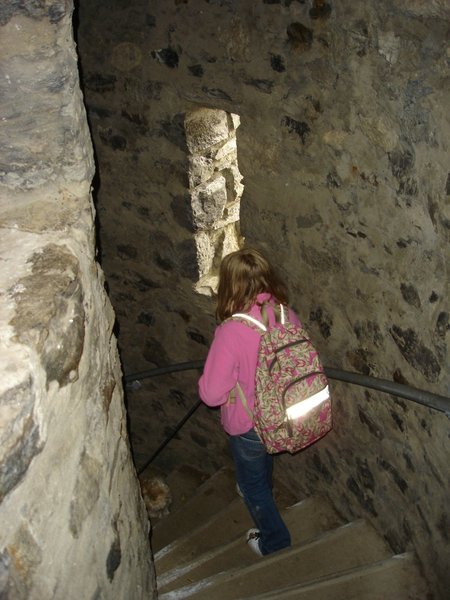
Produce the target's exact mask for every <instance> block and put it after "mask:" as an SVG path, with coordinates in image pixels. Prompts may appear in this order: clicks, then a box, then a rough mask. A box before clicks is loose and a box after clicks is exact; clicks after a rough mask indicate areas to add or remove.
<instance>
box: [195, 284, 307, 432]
mask: <svg viewBox="0 0 450 600" xmlns="http://www.w3.org/2000/svg"><path fill="white" fill-rule="evenodd" d="M270 299H271V296H270V294H267V293H264V294H259V295H258V297H257V301H256V303H255V304H254V305H253V306H252V307H251V309H250V310H249V311H248V314H249V315H251V316H252V317H255V318H256V319H258V320H261V308H260V306H259V305H260V304H261V303H262V302H267V301H268V300H270ZM289 320H290V321H291V322H293V323H296V324H299V320H298V317H297V315H296V314H295V313H294V312H293V311H292V310H289ZM259 340H260V334H259V333H258V332H257V331H255V330H254V329H252V327H249V326H248V325H246V324H245V323H242V322H240V321H233V320H228V321H225V322H224V323H222V324H221V325H219V326H218V327H217V329H216V331H215V333H214V339H213V342H212V344H211V348H210V349H209V352H208V356H207V358H206V362H205V367H204V370H203V374H202V376H201V377H200V380H199V394H200V398H201V399H202V400H203V402H204V403H205V404H207V405H208V406H220V410H221V421H222V425H223V428H224V429H225V431H226V432H227V433H229V434H230V435H240V434H242V433H246V432H247V431H249V430H250V429H251V428H252V427H253V423H252V420H251V418H250V416H249V415H248V414H247V412H246V410H245V409H244V407H243V405H242V402H241V400H240V398H239V395H238V394H236V396H237V397H236V399H235V401H234V402H229V401H228V398H229V394H230V392H231V390H232V389H233V388H234V387H235V386H236V382H237V381H239V384H240V386H241V387H242V390H243V392H244V394H245V397H246V399H247V404H248V407H249V408H250V411H252V410H253V406H254V403H255V374H256V362H257V358H258V347H259Z"/></svg>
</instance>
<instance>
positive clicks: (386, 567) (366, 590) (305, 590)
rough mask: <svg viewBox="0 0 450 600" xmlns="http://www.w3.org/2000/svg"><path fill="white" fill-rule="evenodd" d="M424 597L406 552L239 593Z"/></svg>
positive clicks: (395, 599) (263, 598) (264, 597)
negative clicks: (336, 572)
mask: <svg viewBox="0 0 450 600" xmlns="http://www.w3.org/2000/svg"><path fill="white" fill-rule="evenodd" d="M280 588H281V586H280ZM428 597H429V594H428V590H427V586H426V584H425V581H424V580H423V579H422V577H421V576H420V574H419V569H418V567H417V564H416V561H415V559H414V557H413V556H412V555H411V554H408V553H407V554H398V555H396V556H391V557H389V558H386V559H385V560H382V561H379V562H376V563H373V564H371V565H368V566H364V567H359V568H356V569H352V570H349V571H346V572H345V573H341V574H339V575H332V576H330V577H325V578H321V579H317V580H315V581H310V582H308V583H307V584H304V585H299V586H292V587H288V588H285V589H276V590H275V591H274V592H268V593H263V594H258V595H251V596H239V598H242V599H244V598H245V599H246V600H294V599H295V600H425V599H426V598H428ZM216 598H219V596H216Z"/></svg>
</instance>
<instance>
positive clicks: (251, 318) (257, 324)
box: [231, 313, 267, 331]
mask: <svg viewBox="0 0 450 600" xmlns="http://www.w3.org/2000/svg"><path fill="white" fill-rule="evenodd" d="M231 316H232V317H241V319H247V321H251V322H252V323H253V324H254V325H256V326H257V327H260V328H261V329H262V330H263V331H267V327H266V326H265V325H263V324H262V323H261V321H258V319H255V318H254V317H251V316H250V315H246V314H245V313H234V315H231Z"/></svg>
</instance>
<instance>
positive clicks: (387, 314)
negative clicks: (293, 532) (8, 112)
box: [78, 0, 450, 596]
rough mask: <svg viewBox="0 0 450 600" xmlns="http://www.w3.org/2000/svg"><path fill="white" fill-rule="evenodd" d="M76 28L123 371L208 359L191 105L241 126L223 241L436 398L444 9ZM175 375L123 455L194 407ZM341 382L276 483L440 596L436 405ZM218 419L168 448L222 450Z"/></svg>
mask: <svg viewBox="0 0 450 600" xmlns="http://www.w3.org/2000/svg"><path fill="white" fill-rule="evenodd" d="M79 21H80V28H79V39H78V41H79V47H80V56H81V63H82V69H83V84H84V89H85V94H86V99H87V105H88V114H89V120H90V123H91V127H92V132H93V136H94V145H95V148H96V154H97V159H98V162H99V166H100V182H99V184H100V185H99V187H98V188H97V196H96V201H97V205H98V214H99V223H100V228H101V239H102V261H103V262H102V264H103V266H104V269H105V272H106V275H107V280H108V285H109V289H110V295H111V299H112V302H113V305H114V307H115V309H116V311H117V314H118V319H119V324H120V337H119V343H120V346H121V352H122V358H123V361H124V366H125V369H126V371H128V372H136V371H143V370H146V369H148V368H151V367H153V366H156V365H165V364H169V363H175V362H183V361H187V360H196V359H202V358H204V357H205V356H206V352H207V347H208V343H209V341H210V339H211V336H212V332H213V329H214V325H215V322H214V317H213V312H214V304H213V301H212V300H211V301H209V300H208V298H206V297H204V296H201V295H199V294H197V293H195V292H194V285H195V284H196V283H197V277H198V256H197V251H196V245H195V236H196V235H197V234H198V229H197V228H196V226H195V222H194V220H193V214H194V212H195V210H194V207H193V206H192V204H191V195H190V191H189V149H188V145H187V140H186V127H185V120H186V115H187V114H189V113H190V112H191V111H195V110H196V109H204V108H207V109H217V110H220V111H225V112H227V113H228V114H230V115H231V114H237V115H239V117H240V126H239V128H238V129H237V132H236V136H237V156H238V162H239V170H240V172H241V173H242V175H243V180H242V183H243V185H244V192H243V196H242V199H241V206H240V233H241V234H242V236H243V237H244V238H245V240H246V243H247V244H249V245H256V246H257V247H259V248H260V249H262V250H263V251H265V252H266V253H267V254H268V255H269V256H270V257H271V258H272V259H273V260H274V262H275V263H276V264H278V265H279V268H280V269H281V272H282V274H283V276H285V277H286V279H287V280H288V282H289V287H290V290H291V293H292V303H293V305H294V307H295V308H296V309H297V311H298V312H299V314H300V316H301V318H302V319H303V320H304V321H305V323H306V324H307V325H308V326H309V328H310V330H311V333H312V334H313V336H314V338H315V339H316V340H317V344H318V347H319V349H320V350H321V352H322V354H323V356H324V359H325V362H326V363H327V364H328V365H330V366H333V367H337V368H343V369H347V370H351V371H356V372H359V373H364V374H368V375H373V376H377V377H381V378H384V379H389V380H394V381H397V382H400V383H407V384H410V385H412V386H415V387H418V388H423V389H428V390H431V391H435V392H437V393H441V394H448V381H449V367H448V365H449V349H448V335H449V333H448V332H449V310H448V295H449V273H448V266H447V265H448V264H449V260H448V259H449V253H448V248H449V238H450V201H449V198H450V185H449V181H450V179H449V172H448V139H449V135H450V118H449V115H448V110H447V97H448V93H449V89H448V60H449V55H448V46H447V41H446V39H447V37H446V36H447V32H448V25H449V21H450V10H449V7H448V4H447V3H445V2H442V1H439V0H434V1H433V0H431V1H430V2H427V3H425V2H420V1H419V0H417V1H413V2H411V1H409V0H396V1H395V2H394V1H393V0H381V1H380V0H370V1H367V2H359V3H355V2H339V3H332V2H331V3H329V4H328V3H319V2H313V1H312V0H311V1H306V0H270V1H269V0H257V1H254V2H234V1H229V0H209V1H208V0H179V1H178V0H173V1H168V2H158V3H152V4H148V3H147V2H142V1H138V2H133V4H132V5H131V4H129V3H126V2H123V1H121V0H113V1H111V2H108V3H96V2H83V1H82V2H81V4H80V11H79ZM94 40H95V43H94ZM217 250H218V251H219V252H220V248H218V249H217ZM177 381H178V380H177ZM183 382H184V383H183ZM183 382H181V381H179V382H177V383H175V382H173V381H170V382H169V381H166V380H164V381H163V380H162V379H160V380H158V382H156V380H155V381H152V383H151V384H149V387H150V392H148V389H147V392H145V393H141V392H139V391H137V392H136V393H133V398H131V397H130V402H131V405H133V407H134V408H135V409H136V412H135V413H134V414H139V417H141V416H142V417H143V418H145V427H142V429H140V424H139V423H141V422H142V421H141V420H140V418H139V419H136V421H135V422H134V423H133V413H132V412H131V411H130V419H131V423H132V427H134V431H135V433H136V438H135V439H136V441H138V442H139V443H138V444H136V447H138V451H139V453H142V454H144V450H146V451H148V448H147V449H145V440H146V439H147V440H149V443H148V446H149V447H150V446H152V445H153V444H154V442H155V440H156V438H159V437H162V436H163V435H164V433H165V432H167V431H168V430H169V429H170V427H171V426H172V425H173V423H174V422H176V421H177V420H178V419H179V418H180V417H181V416H182V414H183V413H184V411H185V409H186V408H187V407H188V406H189V405H191V404H192V403H193V402H195V400H196V390H195V377H194V376H191V375H189V376H186V379H185V380H183ZM336 390H337V392H336V398H337V400H336V407H337V411H338V412H337V417H336V426H335V430H334V432H333V433H332V434H330V436H328V437H327V439H326V440H324V442H323V443H322V445H321V446H320V447H319V446H318V448H317V449H316V448H314V449H311V450H309V451H308V453H304V454H302V455H300V456H299V457H296V458H294V459H290V460H292V463H291V465H292V466H291V467H289V468H288V469H287V470H286V472H287V473H289V478H290V480H291V483H292V485H293V486H296V487H297V489H299V491H300V488H301V489H302V490H303V491H304V492H305V493H306V492H307V493H310V492H312V491H326V492H327V493H330V494H331V496H332V497H333V499H334V501H335V503H336V505H338V506H339V507H340V509H341V510H342V511H343V512H346V513H347V515H348V516H351V515H353V514H360V515H368V516H369V517H370V518H371V519H372V520H373V521H374V522H376V523H377V525H378V526H379V527H380V529H381V530H383V531H384V532H385V533H386V534H387V535H388V537H390V539H391V541H392V543H393V544H394V545H396V547H397V548H399V547H404V548H406V547H415V548H416V549H417V551H418V554H419V555H420V558H421V560H422V563H423V565H424V567H425V570H426V573H427V576H428V577H429V578H430V580H432V581H433V586H434V589H435V592H436V595H437V596H439V594H442V593H443V590H445V589H448V579H447V577H448V576H447V575H446V563H447V562H448V561H447V557H446V554H445V552H446V549H447V548H448V533H446V532H448V527H447V525H448V509H447V508H446V499H447V497H448V491H449V490H448V477H447V476H446V466H445V464H446V462H445V461H446V457H445V454H444V450H443V449H444V444H445V440H447V439H448V438H447V435H448V418H447V417H446V416H444V415H443V414H439V413H432V412H430V411H428V410H427V409H424V408H421V407H416V406H414V405H412V404H410V403H404V402H399V401H396V400H395V399H393V398H390V397H385V396H382V395H381V394H378V395H377V394H375V393H373V392H361V391H355V390H353V391H350V390H349V389H348V387H347V386H336ZM140 394H141V395H140ZM153 407H155V410H156V412H155V413H152V409H153ZM154 415H156V418H155V416H154ZM215 425H216V415H212V416H211V417H210V418H208V415H207V414H204V413H202V414H199V415H198V416H197V417H196V420H194V421H193V422H192V424H190V425H189V426H187V428H186V429H185V432H184V433H183V434H181V436H180V439H178V440H177V442H176V445H177V449H178V450H179V454H178V456H179V457H181V456H183V455H184V454H183V452H184V450H186V449H188V452H189V456H190V457H191V459H192V460H194V459H196V460H198V461H199V464H201V461H202V460H204V456H205V454H208V455H209V456H214V460H215V461H216V462H217V452H219V450H220V448H221V447H222V446H223V445H224V443H223V438H218V439H216V438H214V437H213V436H212V435H211V432H212V431H214V426H215ZM204 432H206V433H207V435H204ZM350 432H351V433H350ZM137 438H139V440H138V439H137ZM193 442H194V443H193ZM183 443H184V446H183ZM171 452H172V450H169V453H171ZM171 460H173V461H175V452H174V451H173V454H172V458H171ZM180 460H181V458H180ZM210 460H212V459H210ZM211 467H212V465H211ZM298 472H301V473H303V472H305V473H306V474H307V481H306V482H305V481H304V480H303V478H299V476H298ZM326 473H330V474H332V479H330V478H328V476H326V475H324V474H326ZM322 475H323V476H322ZM300 480H301V481H300ZM403 482H406V485H407V488H406V487H404V483H403ZM425 482H426V483H425ZM331 484H332V485H331ZM403 488H404V489H403ZM366 499H367V501H366ZM372 504H373V506H374V508H373V509H372V508H371V506H372ZM417 505H419V507H418V506H417ZM398 515H402V516H404V519H406V522H405V524H402V525H399V522H400V521H399V517H398ZM402 523H403V522H402ZM432 548H434V549H433V550H432ZM439 577H441V581H439Z"/></svg>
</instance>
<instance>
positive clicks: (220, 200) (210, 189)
mask: <svg viewBox="0 0 450 600" xmlns="http://www.w3.org/2000/svg"><path fill="white" fill-rule="evenodd" d="M226 203H227V188H226V180H225V178H224V177H222V176H219V177H217V178H216V179H214V180H212V181H210V182H208V183H205V184H202V185H200V186H198V188H197V189H195V190H194V191H193V192H192V211H193V214H194V224H195V226H196V227H197V228H198V229H207V228H210V227H213V225H214V223H216V222H217V221H218V220H219V219H221V218H222V215H223V210H224V208H225V205H226Z"/></svg>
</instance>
